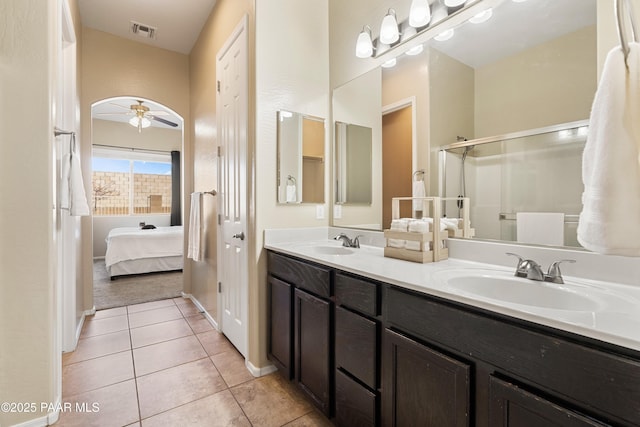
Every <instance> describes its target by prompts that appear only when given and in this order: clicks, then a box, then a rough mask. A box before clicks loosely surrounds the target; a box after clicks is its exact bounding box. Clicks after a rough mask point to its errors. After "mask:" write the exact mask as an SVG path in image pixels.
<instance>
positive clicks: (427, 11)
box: [409, 0, 431, 28]
mask: <svg viewBox="0 0 640 427" xmlns="http://www.w3.org/2000/svg"><path fill="white" fill-rule="evenodd" d="M429 21H431V8H429V1H428V0H413V1H412V2H411V9H410V10H409V25H410V26H412V27H415V28H418V27H424V26H425V25H427V24H428V23H429Z"/></svg>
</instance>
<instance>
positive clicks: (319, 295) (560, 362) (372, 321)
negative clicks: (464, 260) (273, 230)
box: [268, 252, 640, 427]
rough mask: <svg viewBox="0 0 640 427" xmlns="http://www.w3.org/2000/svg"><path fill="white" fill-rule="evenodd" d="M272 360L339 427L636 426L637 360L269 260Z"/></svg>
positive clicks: (606, 347)
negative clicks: (332, 418)
mask: <svg viewBox="0 0 640 427" xmlns="http://www.w3.org/2000/svg"><path fill="white" fill-rule="evenodd" d="M268 260H269V280H268V284H269V285H268V286H269V291H268V295H269V307H270V328H271V329H270V331H269V338H270V341H269V357H270V359H271V360H272V361H273V363H274V364H275V365H276V366H278V368H279V369H280V370H281V371H282V372H283V373H284V374H285V375H286V376H287V377H289V378H293V380H294V381H295V382H296V383H297V384H298V385H299V386H300V388H301V389H302V390H304V391H305V392H306V393H307V394H308V395H309V396H310V398H311V399H312V400H313V401H314V402H315V403H316V404H317V406H318V407H319V408H320V409H321V410H322V411H323V412H324V413H325V414H327V415H328V416H329V417H331V416H333V415H334V414H335V418H334V422H335V423H336V424H337V425H338V426H348V427H352V426H378V425H383V426H421V427H422V426H425V427H430V426H435V427H442V426H453V427H459V426H468V425H472V426H475V427H539V426H562V427H576V426H578V427H583V426H618V427H636V426H640V352H638V351H634V350H631V349H628V348H623V347H620V346H616V345H613V344H608V343H605V342H602V341H598V340H595V339H591V338H587V337H584V336H581V335H577V334H574V333H570V332H566V331H562V330H559V329H555V328H551V327H547V326H544V325H541V324H537V323H532V322H528V321H525V320H521V319H517V318H514V317H511V316H506V315H501V314H497V313H494V312H491V311H488V310H483V309H480V308H477V307H473V306H470V305H465V304H461V303H458V302H455V301H450V300H447V299H443V298H439V297H435V296H431V295H428V294H425V293H422V292H418V291H413V290H409V289H406V288H403V287H400V286H395V285H391V284H387V283H382V282H378V281H375V280H372V279H368V278H366V277H361V276H358V275H356V274H353V273H351V272H343V271H339V270H335V269H332V268H329V267H325V266H322V265H319V264H316V263H312V262H307V261H304V260H301V259H297V258H295V257H289V256H285V255H281V254H277V253H273V252H269V254H268Z"/></svg>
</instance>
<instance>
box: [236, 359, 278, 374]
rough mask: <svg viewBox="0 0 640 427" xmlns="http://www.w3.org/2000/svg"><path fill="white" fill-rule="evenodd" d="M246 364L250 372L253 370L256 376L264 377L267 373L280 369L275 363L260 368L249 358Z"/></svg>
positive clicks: (252, 372)
mask: <svg viewBox="0 0 640 427" xmlns="http://www.w3.org/2000/svg"><path fill="white" fill-rule="evenodd" d="M244 366H246V367H247V369H248V370H249V372H251V375H253V376H254V377H256V378H258V377H264V376H265V375H269V374H272V373H274V372H275V371H277V370H278V368H276V367H275V365H267V366H263V367H262V368H258V367H256V366H254V364H253V363H251V362H249V360H248V359H245V361H244Z"/></svg>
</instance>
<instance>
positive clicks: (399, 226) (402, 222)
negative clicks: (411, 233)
mask: <svg viewBox="0 0 640 427" xmlns="http://www.w3.org/2000/svg"><path fill="white" fill-rule="evenodd" d="M408 227H409V220H408V219H405V218H402V219H392V220H391V227H390V228H389V229H390V230H392V231H407V230H408Z"/></svg>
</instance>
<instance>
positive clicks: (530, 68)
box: [474, 26, 597, 138]
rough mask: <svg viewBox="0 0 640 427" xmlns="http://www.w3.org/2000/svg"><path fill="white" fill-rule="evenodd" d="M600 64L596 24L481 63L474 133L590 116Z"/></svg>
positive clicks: (479, 135) (489, 133) (481, 134)
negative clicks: (497, 59) (487, 63)
mask: <svg viewBox="0 0 640 427" xmlns="http://www.w3.org/2000/svg"><path fill="white" fill-rule="evenodd" d="M532 64H535V66H534V65H532ZM596 64H597V52H596V27H595V26H591V27H587V28H583V29H581V30H578V31H575V32H573V33H570V34H567V35H566V36H562V37H559V38H557V39H555V40H552V41H550V42H547V43H543V44H541V45H538V46H535V47H533V48H531V49H527V50H526V51H524V52H522V53H519V54H517V55H513V56H510V57H508V58H505V59H503V60H500V61H497V62H495V63H493V64H490V65H487V66H484V67H481V68H478V69H476V72H475V135H474V138H482V137H485V136H493V135H502V134H505V133H510V132H516V131H520V130H525V129H535V128H539V127H544V126H551V125H556V124H559V123H566V122H572V121H576V120H584V119H587V118H588V117H589V112H590V110H591V103H592V102H593V94H594V93H595V90H596V79H597V76H596V69H597V65H596Z"/></svg>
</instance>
